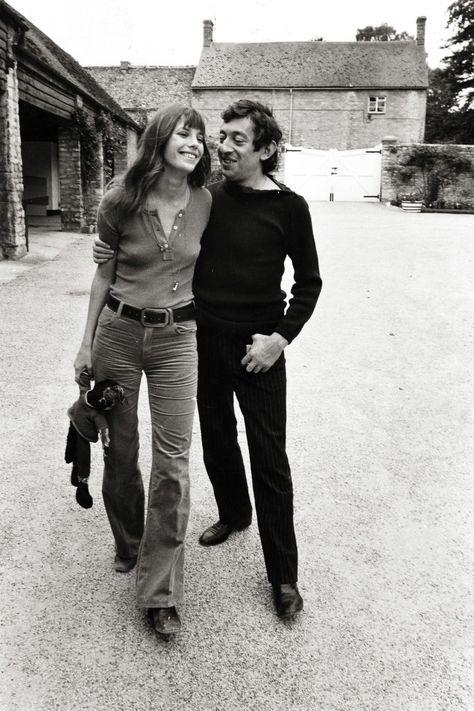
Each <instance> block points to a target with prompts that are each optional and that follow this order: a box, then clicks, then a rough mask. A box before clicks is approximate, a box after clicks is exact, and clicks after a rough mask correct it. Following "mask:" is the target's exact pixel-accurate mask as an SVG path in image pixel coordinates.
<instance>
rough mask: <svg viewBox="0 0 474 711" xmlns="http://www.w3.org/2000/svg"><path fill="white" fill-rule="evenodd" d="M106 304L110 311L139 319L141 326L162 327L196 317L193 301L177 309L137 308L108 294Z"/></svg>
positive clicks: (192, 319)
mask: <svg viewBox="0 0 474 711" xmlns="http://www.w3.org/2000/svg"><path fill="white" fill-rule="evenodd" d="M107 306H108V307H109V309H112V311H115V312H118V313H119V315H120V316H127V318H133V319H134V320H135V321H139V322H140V323H141V324H142V326H158V327H163V326H169V325H171V324H173V323H180V321H194V320H195V319H196V310H195V308H194V302H191V303H190V304H187V305H186V306H181V307H180V308H179V309H148V308H147V309H137V308H136V307H135V306H129V305H128V304H124V303H123V302H122V301H119V300H118V299H116V298H115V297H114V296H111V295H109V297H108V299H107Z"/></svg>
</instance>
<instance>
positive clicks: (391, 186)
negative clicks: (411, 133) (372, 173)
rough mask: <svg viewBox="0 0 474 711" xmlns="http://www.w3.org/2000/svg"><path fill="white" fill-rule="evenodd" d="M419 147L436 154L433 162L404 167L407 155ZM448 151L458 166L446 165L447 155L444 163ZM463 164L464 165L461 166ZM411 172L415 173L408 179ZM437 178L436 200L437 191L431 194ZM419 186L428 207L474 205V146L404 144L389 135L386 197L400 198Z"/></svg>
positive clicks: (385, 143) (385, 161) (385, 147)
mask: <svg viewBox="0 0 474 711" xmlns="http://www.w3.org/2000/svg"><path fill="white" fill-rule="evenodd" d="M416 151H418V152H419V153H420V152H422V153H423V154H424V155H425V156H426V154H427V152H428V151H429V153H430V154H431V155H432V156H433V166H432V167H430V166H429V165H428V166H426V165H425V167H424V168H423V167H419V166H410V170H409V171H406V170H404V163H406V161H407V158H408V157H409V155H413V153H414V152H416ZM446 154H449V155H448V158H449V160H450V161H451V164H454V163H457V164H458V168H454V169H453V168H451V169H448V168H446V158H444V163H443V156H446ZM437 157H438V158H439V161H437ZM448 162H449V161H448ZM463 164H464V166H463ZM459 165H461V166H462V167H461V168H459ZM466 167H467V168H466ZM407 172H408V173H411V175H409V176H408V179H407V175H406V174H407ZM448 172H449V176H448V178H447V179H446V176H447V173H448ZM437 173H439V175H438V174H437ZM433 178H434V179H435V180H434V181H433ZM433 182H435V183H436V184H437V185H438V188H439V189H438V195H437V197H436V199H435V200H434V201H433V199H432V197H433V195H432V194H431V195H430V184H431V186H432V183H433ZM417 190H418V191H420V192H422V193H423V201H424V203H425V206H426V207H438V208H448V209H449V208H453V209H456V208H457V209H474V146H467V145H452V144H425V143H412V144H403V143H398V141H397V140H396V139H395V138H391V137H388V138H385V139H384V140H383V141H382V200H384V201H386V202H392V201H399V200H400V199H401V196H402V194H409V193H410V192H416V191H417ZM431 192H432V191H431ZM435 192H436V191H435Z"/></svg>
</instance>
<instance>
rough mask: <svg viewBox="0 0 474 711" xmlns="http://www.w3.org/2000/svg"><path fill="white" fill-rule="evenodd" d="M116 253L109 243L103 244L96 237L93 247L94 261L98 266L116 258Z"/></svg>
mask: <svg viewBox="0 0 474 711" xmlns="http://www.w3.org/2000/svg"><path fill="white" fill-rule="evenodd" d="M114 254H115V252H114V250H113V249H111V248H110V246H109V245H108V244H107V242H102V240H101V239H100V238H99V237H96V238H95V240H94V244H93V246H92V259H93V260H94V262H95V263H96V264H105V262H108V261H109V259H111V258H112V257H113V256H114Z"/></svg>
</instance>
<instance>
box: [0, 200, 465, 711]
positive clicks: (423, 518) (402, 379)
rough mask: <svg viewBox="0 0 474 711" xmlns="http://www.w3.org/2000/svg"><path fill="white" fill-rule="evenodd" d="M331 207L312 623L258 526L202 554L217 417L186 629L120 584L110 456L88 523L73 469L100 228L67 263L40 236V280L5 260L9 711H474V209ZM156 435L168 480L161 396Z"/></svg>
mask: <svg viewBox="0 0 474 711" xmlns="http://www.w3.org/2000/svg"><path fill="white" fill-rule="evenodd" d="M311 208H312V214H313V218H314V223H315V228H316V235H317V243H318V249H319V252H320V258H321V270H322V274H323V278H324V287H323V292H322V296H321V299H320V303H319V304H318V307H317V311H316V313H315V315H314V317H313V318H312V320H311V321H310V323H309V324H308V325H307V326H306V328H305V329H304V331H303V332H302V334H301V335H300V337H299V338H298V339H297V340H296V341H295V343H294V344H293V345H292V346H290V348H289V349H288V351H287V359H288V367H289V411H288V415H289V417H288V450H289V454H290V458H291V461H292V466H293V473H294V482H295V491H296V500H295V513H296V525H297V533H298V537H299V544H300V560H301V574H300V588H301V591H302V593H303V596H304V599H305V610H304V613H303V614H302V615H301V617H300V619H299V620H298V621H297V622H296V623H295V624H294V625H291V626H287V625H283V624H281V622H280V621H279V620H277V619H276V617H275V615H274V612H273V608H272V603H271V598H270V593H269V589H268V585H267V583H266V581H265V575H264V568H263V560H262V555H261V550H260V545H259V539H258V534H257V528H256V526H252V528H251V529H250V530H248V531H245V532H243V533H241V534H238V535H236V536H233V537H232V538H231V539H229V541H228V542H227V543H226V544H224V545H223V546H220V547H218V548H216V549H210V550H209V549H204V548H201V547H200V546H199V545H198V544H197V536H198V534H199V532H200V531H201V530H202V528H203V527H205V526H206V525H207V524H208V523H209V522H211V521H212V520H214V519H215V517H216V515H215V507H214V504H213V499H212V494H211V488H210V485H209V483H208V480H207V477H206V475H205V472H204V469H203V465H202V462H201V451H200V445H199V428H198V423H197V422H196V427H195V430H196V433H195V434H196V436H195V439H194V445H193V452H192V462H191V470H192V484H193V486H192V495H193V504H192V514H191V520H190V526H189V536H188V543H187V564H186V565H187V567H186V601H185V604H184V606H183V608H182V610H181V612H182V617H183V623H184V625H183V632H182V635H181V637H180V638H179V639H177V640H176V641H175V642H173V643H170V644H168V645H166V644H160V643H159V642H157V640H156V639H155V636H154V634H153V633H152V631H151V629H150V628H149V627H148V626H147V624H146V622H145V620H144V616H143V614H142V612H141V611H140V610H137V609H136V608H135V602H134V576H133V574H130V575H118V574H116V573H114V571H113V566H112V561H113V544H112V540H111V535H110V532H109V529H108V524H107V521H106V516H105V512H104V509H103V505H102V502H101V498H100V473H99V472H100V457H99V452H98V449H97V448H96V449H94V464H93V474H92V483H91V489H92V493H93V495H94V498H95V501H94V507H93V508H92V509H91V510H89V511H84V510H82V509H80V508H79V507H78V506H77V505H76V503H75V501H74V494H73V490H72V488H71V487H70V485H69V483H68V478H69V471H68V466H67V465H66V464H65V463H64V461H63V452H64V440H65V433H66V430H67V422H66V415H65V411H66V408H67V406H68V405H69V404H70V403H71V402H72V400H73V399H74V398H75V397H76V390H75V386H74V384H73V382H72V365H71V364H72V361H73V357H74V354H75V351H76V348H77V346H78V343H79V340H80V335H81V330H82V327H83V322H84V318H85V311H86V307H87V293H88V288H89V284H90V279H91V276H92V273H93V268H92V265H91V263H90V259H89V255H90V241H91V240H90V237H89V236H80V235H71V236H65V235H58V236H57V241H56V243H55V245H56V246H55V247H54V250H53V252H49V253H48V254H47V253H46V252H47V250H45V249H44V248H42V247H41V242H42V240H43V239H44V238H43V237H41V235H32V237H31V244H32V251H31V255H30V257H29V262H25V263H24V265H25V266H27V268H25V269H23V270H22V273H18V274H12V271H11V269H12V268H11V266H9V265H8V264H6V263H5V262H0V283H1V282H2V281H3V284H2V285H1V286H0V304H1V307H0V308H1V311H2V317H1V322H0V336H1V339H0V357H1V363H2V366H3V379H2V381H3V382H2V385H1V392H0V396H1V402H2V415H1V417H2V421H1V426H2V448H1V454H0V457H1V465H2V475H1V476H2V479H1V481H2V493H1V497H0V516H1V518H0V520H1V522H2V523H1V526H2V535H1V537H0V542H1V546H2V553H1V555H2V558H1V559H2V565H3V571H2V587H1V597H0V601H1V606H2V624H1V642H0V644H1V662H0V668H1V671H2V676H1V682H0V709H2V711H3V710H5V711H51V710H53V709H57V710H59V711H69V710H71V711H76V710H78V711H79V710H81V711H82V710H84V709H88V710H89V709H90V711H151V710H152V709H153V710H157V711H165V710H166V711H221V710H222V709H225V710H226V711H249V710H250V709H252V710H256V711H472V709H474V693H473V690H472V661H473V653H472V629H473V626H472V613H473V604H472V597H471V595H472V586H473V546H472V541H473V535H472V534H473V525H472V510H473V484H472V475H471V470H472V461H473V454H474V453H473V434H474V431H473V430H474V427H473V417H472V395H473V385H472V384H473V377H472V376H473V366H472V361H473V352H472V351H473V348H472V346H473V288H472V282H473V259H474V217H473V216H461V215H459V216H452V215H435V214H429V215H421V214H419V215H416V214H414V215H408V214H405V213H402V212H401V211H399V210H397V209H395V208H388V207H385V206H382V205H359V204H350V203H347V204H344V203H314V204H313V205H311ZM50 238H51V235H50V236H49V237H48V239H50ZM65 244H67V247H65V248H63V247H64V245H65ZM43 245H44V242H43ZM58 250H59V251H58ZM55 254H56V256H54V255H55ZM52 257H53V258H52ZM9 269H10V272H8V274H9V276H8V277H6V276H5V275H6V273H7V271H8V270H9ZM2 277H3V279H2ZM141 433H142V457H141V465H142V470H143V472H144V475H145V476H146V475H147V472H148V469H149V464H150V456H149V448H150V443H149V442H150V431H149V425H148V417H147V412H146V404H145V399H144V398H142V410H141Z"/></svg>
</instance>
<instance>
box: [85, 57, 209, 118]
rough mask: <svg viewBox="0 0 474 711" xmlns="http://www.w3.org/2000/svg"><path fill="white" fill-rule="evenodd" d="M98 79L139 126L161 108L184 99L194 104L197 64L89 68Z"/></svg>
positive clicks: (186, 102) (125, 65)
mask: <svg viewBox="0 0 474 711" xmlns="http://www.w3.org/2000/svg"><path fill="white" fill-rule="evenodd" d="M86 69H87V71H88V72H89V73H90V74H92V76H93V77H94V79H95V80H96V81H97V82H99V84H100V85H101V86H102V87H103V88H104V89H105V90H106V91H107V93H108V94H110V96H112V97H113V98H114V99H115V101H117V103H118V104H120V106H121V107H122V108H123V109H124V110H125V111H126V112H127V113H128V114H129V116H131V118H132V119H133V120H134V121H136V122H137V123H138V124H139V125H142V124H144V123H145V121H146V120H148V119H149V118H150V116H151V115H153V114H154V113H155V111H157V109H159V108H162V107H163V106H167V105H168V104H172V103H174V102H176V101H180V102H182V103H184V104H187V105H189V106H190V105H191V103H192V91H191V84H192V81H193V78H194V72H195V70H196V67H146V66H143V67H133V66H131V65H130V64H129V62H122V63H121V66H117V67H86Z"/></svg>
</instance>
